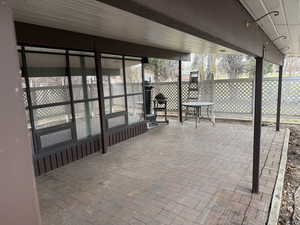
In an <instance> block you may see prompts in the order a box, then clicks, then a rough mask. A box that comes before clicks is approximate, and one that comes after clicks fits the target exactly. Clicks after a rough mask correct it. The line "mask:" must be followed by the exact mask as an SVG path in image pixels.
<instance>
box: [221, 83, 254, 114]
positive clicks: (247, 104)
mask: <svg viewBox="0 0 300 225" xmlns="http://www.w3.org/2000/svg"><path fill="white" fill-rule="evenodd" d="M215 85H216V87H215V89H216V94H215V111H216V112H226V113H251V112H252V89H253V82H252V81H251V80H248V79H244V80H242V79H240V80H217V81H215Z"/></svg>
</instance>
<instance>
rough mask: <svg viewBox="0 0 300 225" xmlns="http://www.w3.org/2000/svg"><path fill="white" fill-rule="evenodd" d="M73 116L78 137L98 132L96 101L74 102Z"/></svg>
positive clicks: (98, 121)
mask: <svg viewBox="0 0 300 225" xmlns="http://www.w3.org/2000/svg"><path fill="white" fill-rule="evenodd" d="M75 117H76V129H77V138H78V139H82V138H85V137H88V136H91V135H96V134H100V115H99V104H98V101H92V102H83V103H76V104H75Z"/></svg>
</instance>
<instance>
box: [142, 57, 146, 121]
mask: <svg viewBox="0 0 300 225" xmlns="http://www.w3.org/2000/svg"><path fill="white" fill-rule="evenodd" d="M141 63H142V87H143V112H144V120H146V101H145V70H144V69H145V68H144V60H143V59H142V60H141Z"/></svg>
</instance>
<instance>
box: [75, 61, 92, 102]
mask: <svg viewBox="0 0 300 225" xmlns="http://www.w3.org/2000/svg"><path fill="white" fill-rule="evenodd" d="M70 67H71V68H70V69H71V75H72V86H73V96H74V100H82V99H91V98H98V89H97V79H96V68H95V59H94V58H92V57H83V56H70Z"/></svg>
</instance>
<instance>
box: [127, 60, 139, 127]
mask: <svg viewBox="0 0 300 225" xmlns="http://www.w3.org/2000/svg"><path fill="white" fill-rule="evenodd" d="M125 75H126V90H127V105H128V124H133V123H137V122H140V121H142V120H144V97H143V74H142V63H141V59H138V58H137V59H134V58H129V57H125Z"/></svg>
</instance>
